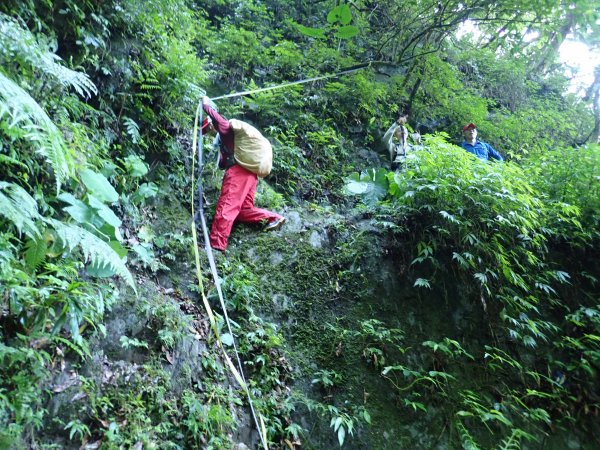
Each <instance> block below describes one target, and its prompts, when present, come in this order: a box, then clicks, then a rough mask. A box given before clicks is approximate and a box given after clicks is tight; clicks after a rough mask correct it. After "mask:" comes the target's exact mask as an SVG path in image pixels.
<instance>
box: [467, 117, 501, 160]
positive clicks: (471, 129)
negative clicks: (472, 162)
mask: <svg viewBox="0 0 600 450" xmlns="http://www.w3.org/2000/svg"><path fill="white" fill-rule="evenodd" d="M463 136H464V138H465V140H464V141H462V142H461V143H460V146H461V147H462V148H464V149H465V150H466V151H468V152H469V153H473V154H474V155H475V156H477V157H478V158H479V159H483V160H485V161H487V160H488V159H496V160H498V161H504V158H503V157H502V155H501V154H500V153H498V152H497V151H496V149H494V147H492V146H491V145H490V144H488V143H487V142H483V141H480V140H479V139H477V125H475V124H474V123H469V124H467V125H465V126H464V127H463Z"/></svg>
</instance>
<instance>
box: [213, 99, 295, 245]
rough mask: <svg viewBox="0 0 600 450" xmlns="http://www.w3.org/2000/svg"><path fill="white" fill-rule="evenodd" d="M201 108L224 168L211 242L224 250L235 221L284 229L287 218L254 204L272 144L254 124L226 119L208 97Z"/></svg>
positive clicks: (269, 164) (269, 165)
mask: <svg viewBox="0 0 600 450" xmlns="http://www.w3.org/2000/svg"><path fill="white" fill-rule="evenodd" d="M202 109H203V110H204V111H205V112H206V114H208V117H206V118H205V119H204V120H203V121H202V132H203V133H206V134H218V142H219V146H220V155H219V168H221V169H225V175H224V176H223V186H222V188H221V195H220V196H219V200H218V202H217V209H216V212H215V216H214V219H213V223H212V228H211V232H210V245H211V247H212V248H213V249H215V250H220V251H225V249H226V248H227V243H228V239H229V235H230V234H231V229H232V228H233V224H234V223H235V222H243V223H260V222H266V226H265V230H267V231H272V230H277V229H279V228H281V226H282V225H283V224H284V223H285V221H286V219H285V217H283V216H281V215H279V214H277V213H274V212H271V211H268V210H266V209H261V208H257V207H256V206H254V196H255V194H256V186H257V184H258V177H261V178H264V177H266V176H267V175H268V174H269V173H270V172H271V168H272V166H273V150H272V147H271V143H270V142H269V141H268V140H267V139H266V138H265V137H264V136H263V135H262V134H261V133H260V132H259V131H258V130H257V129H256V128H254V127H253V126H252V125H250V124H248V123H246V122H242V121H241V120H236V119H232V120H227V119H225V118H223V117H222V116H221V115H220V114H219V113H218V112H217V111H216V110H215V109H214V108H213V107H212V106H211V102H210V99H209V98H208V97H206V96H204V97H202Z"/></svg>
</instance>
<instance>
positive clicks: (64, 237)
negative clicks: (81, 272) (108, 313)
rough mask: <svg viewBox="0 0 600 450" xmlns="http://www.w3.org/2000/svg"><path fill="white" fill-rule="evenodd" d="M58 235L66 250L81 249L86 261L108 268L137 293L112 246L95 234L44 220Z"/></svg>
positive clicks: (130, 277)
mask: <svg viewBox="0 0 600 450" xmlns="http://www.w3.org/2000/svg"><path fill="white" fill-rule="evenodd" d="M44 220H45V222H47V223H48V224H49V225H50V226H51V227H52V228H54V230H55V231H56V234H57V235H58V237H59V239H60V241H61V243H62V244H63V245H64V248H65V249H67V250H68V251H69V252H72V251H73V250H74V249H75V248H76V247H80V248H81V251H82V253H83V256H84V258H85V260H86V261H88V262H90V263H91V264H92V265H94V266H96V267H107V268H109V269H111V270H112V271H113V272H115V273H116V274H118V275H120V276H121V277H123V278H124V279H125V281H127V284H129V286H131V287H132V288H133V290H134V291H135V290H136V288H135V283H134V281H133V277H132V276H131V273H130V272H129V270H128V269H127V266H126V265H125V263H124V262H123V260H122V259H121V257H120V256H119V255H118V254H117V252H115V251H114V250H113V249H112V247H111V246H110V245H108V244H107V243H106V242H104V241H103V240H102V239H100V238H99V237H98V236H96V235H95V234H92V233H90V232H89V231H87V230H85V229H83V228H81V227H79V226H77V225H71V224H67V223H63V222H60V221H59V220H56V219H44Z"/></svg>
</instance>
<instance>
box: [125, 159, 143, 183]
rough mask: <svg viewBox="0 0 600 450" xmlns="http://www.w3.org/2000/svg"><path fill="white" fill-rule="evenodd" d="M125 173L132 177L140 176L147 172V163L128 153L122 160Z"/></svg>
mask: <svg viewBox="0 0 600 450" xmlns="http://www.w3.org/2000/svg"><path fill="white" fill-rule="evenodd" d="M123 161H124V163H125V168H126V169H127V173H128V174H129V175H131V176H132V177H136V178H140V177H143V176H144V175H146V174H147V173H148V164H146V163H145V162H144V160H143V159H142V158H140V157H139V156H137V155H130V156H128V157H127V158H125V159H124V160H123Z"/></svg>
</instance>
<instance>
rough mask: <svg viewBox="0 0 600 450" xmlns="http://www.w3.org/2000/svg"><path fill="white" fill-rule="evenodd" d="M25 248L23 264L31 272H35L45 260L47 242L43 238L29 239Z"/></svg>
mask: <svg viewBox="0 0 600 450" xmlns="http://www.w3.org/2000/svg"><path fill="white" fill-rule="evenodd" d="M25 248H26V250H25V263H26V264H27V267H29V268H30V269H31V270H36V269H37V268H38V267H39V266H40V264H42V263H43V262H44V261H45V260H46V252H47V251H48V242H46V240H45V239H43V238H42V239H29V240H28V241H27V243H26V244H25Z"/></svg>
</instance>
